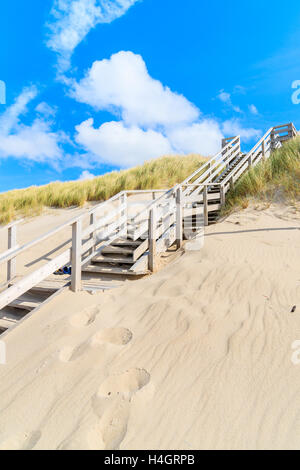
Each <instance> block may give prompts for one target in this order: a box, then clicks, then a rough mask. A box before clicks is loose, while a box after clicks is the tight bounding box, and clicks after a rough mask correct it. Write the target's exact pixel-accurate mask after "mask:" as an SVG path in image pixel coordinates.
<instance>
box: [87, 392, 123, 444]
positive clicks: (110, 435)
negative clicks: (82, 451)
mask: <svg viewBox="0 0 300 470" xmlns="http://www.w3.org/2000/svg"><path fill="white" fill-rule="evenodd" d="M106 406H107V403H106ZM96 414H97V415H98V416H99V417H100V416H101V418H100V419H99V421H98V422H97V423H96V424H95V425H94V426H93V427H92V429H91V430H90V431H89V433H88V435H87V440H88V445H89V448H90V449H91V450H116V449H118V448H119V446H120V444H121V442H122V441H123V439H124V437H125V436H126V432H127V424H128V420H129V414H130V402H129V400H126V399H120V398H117V397H115V398H112V399H111V400H110V402H109V406H108V407H106V409H105V411H103V412H102V413H101V414H98V413H96Z"/></svg>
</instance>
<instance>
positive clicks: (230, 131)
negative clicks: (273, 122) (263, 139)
mask: <svg viewBox="0 0 300 470" xmlns="http://www.w3.org/2000/svg"><path fill="white" fill-rule="evenodd" d="M222 131H223V133H224V134H225V135H226V136H228V137H232V136H236V135H239V136H241V139H244V140H246V141H248V140H252V139H258V138H259V137H260V136H261V131H260V130H258V129H253V128H244V127H243V126H242V125H241V123H240V121H239V120H238V119H230V120H228V121H225V122H224V123H223V124H222Z"/></svg>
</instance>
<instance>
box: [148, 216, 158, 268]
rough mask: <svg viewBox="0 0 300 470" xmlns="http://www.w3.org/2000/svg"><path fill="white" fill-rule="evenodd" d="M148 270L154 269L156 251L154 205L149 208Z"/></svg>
mask: <svg viewBox="0 0 300 470" xmlns="http://www.w3.org/2000/svg"><path fill="white" fill-rule="evenodd" d="M148 238H149V270H150V271H151V272H155V271H156V265H157V260H156V258H157V253H156V207H153V209H151V210H150V213H149V230H148Z"/></svg>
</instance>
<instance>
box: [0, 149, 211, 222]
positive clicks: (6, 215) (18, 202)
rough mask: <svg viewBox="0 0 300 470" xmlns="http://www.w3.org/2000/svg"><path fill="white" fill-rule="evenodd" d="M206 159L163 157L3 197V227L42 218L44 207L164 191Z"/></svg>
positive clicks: (0, 197) (0, 198)
mask: <svg viewBox="0 0 300 470" xmlns="http://www.w3.org/2000/svg"><path fill="white" fill-rule="evenodd" d="M205 161H206V158H204V157H201V156H200V155H197V154H190V155H187V156H164V157H161V158H158V159H155V160H151V161H148V162H146V163H144V165H140V166H137V167H135V168H131V169H129V170H122V171H113V172H111V173H107V174H105V175H102V176H99V177H96V178H93V179H91V180H85V181H70V182H66V183H61V182H56V183H50V184H48V185H45V186H39V187H36V186H32V187H29V188H27V189H19V190H14V191H9V192H7V193H3V194H0V224H7V223H9V222H10V221H12V220H13V219H15V218H16V217H18V216H22V217H27V216H32V215H38V214H40V213H41V212H42V211H43V209H44V208H45V207H52V208H66V207H71V206H82V205H84V204H85V203H86V202H88V201H105V200H107V199H109V198H110V197H112V196H114V195H115V194H117V193H119V192H120V191H123V190H125V189H127V190H139V189H165V188H171V187H172V186H174V185H175V184H177V183H180V182H181V181H183V180H184V179H185V178H187V177H188V176H189V175H190V174H191V173H193V172H194V171H195V170H196V169H197V168H199V166H200V165H202V164H203V163H204V162H205Z"/></svg>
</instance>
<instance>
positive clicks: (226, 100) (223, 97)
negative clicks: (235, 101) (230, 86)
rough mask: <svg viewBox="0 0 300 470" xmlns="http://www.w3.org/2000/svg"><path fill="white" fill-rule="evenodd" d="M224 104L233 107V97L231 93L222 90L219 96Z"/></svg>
mask: <svg viewBox="0 0 300 470" xmlns="http://www.w3.org/2000/svg"><path fill="white" fill-rule="evenodd" d="M217 98H219V100H220V101H222V103H226V104H229V105H231V95H230V93H226V91H224V90H221V91H220V92H219V94H218V96H217Z"/></svg>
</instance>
